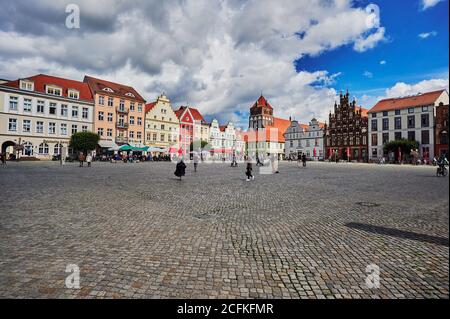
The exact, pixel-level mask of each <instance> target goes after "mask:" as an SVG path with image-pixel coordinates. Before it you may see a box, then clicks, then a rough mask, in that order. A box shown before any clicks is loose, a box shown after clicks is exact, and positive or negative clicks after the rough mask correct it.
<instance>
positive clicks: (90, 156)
mask: <svg viewBox="0 0 450 319" xmlns="http://www.w3.org/2000/svg"><path fill="white" fill-rule="evenodd" d="M86 162H87V164H88V167H91V163H92V155H91V153H89V154H88V155H87V156H86Z"/></svg>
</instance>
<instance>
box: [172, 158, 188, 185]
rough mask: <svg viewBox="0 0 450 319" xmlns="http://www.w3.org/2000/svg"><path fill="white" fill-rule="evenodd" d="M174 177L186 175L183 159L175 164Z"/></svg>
mask: <svg viewBox="0 0 450 319" xmlns="http://www.w3.org/2000/svg"><path fill="white" fill-rule="evenodd" d="M174 174H175V176H177V177H179V178H180V181H181V177H183V176H184V175H186V164H184V162H183V159H180V161H179V162H178V163H177V167H176V169H175V173H174Z"/></svg>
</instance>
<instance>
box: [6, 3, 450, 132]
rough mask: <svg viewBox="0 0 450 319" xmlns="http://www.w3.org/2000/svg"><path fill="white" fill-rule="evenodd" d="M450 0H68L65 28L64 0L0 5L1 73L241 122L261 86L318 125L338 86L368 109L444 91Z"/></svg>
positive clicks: (293, 113)
mask: <svg viewBox="0 0 450 319" xmlns="http://www.w3.org/2000/svg"><path fill="white" fill-rule="evenodd" d="M448 1H449V0H380V1H378V0H373V1H366V0H283V1H282V5H280V1H279V0H257V1H256V0H182V1H180V0H165V1H160V0H132V1H131V0H130V1H122V0H97V1H92V0H71V1H70V3H71V4H74V5H76V6H78V8H79V12H80V21H81V24H80V28H68V27H67V25H66V19H67V18H68V16H67V15H68V13H67V8H66V5H67V1H65V0H56V1H55V0H39V1H30V0H15V1H10V0H0V7H1V8H2V9H1V10H0V78H5V79H17V78H21V77H28V76H31V75H35V74H38V73H47V74H51V75H55V76H61V77H67V78H70V79H74V80H82V79H83V78H84V76H85V74H88V75H91V76H94V77H99V78H104V79H105V80H109V81H113V82H117V83H123V84H126V85H130V86H133V87H134V88H135V89H136V90H137V91H138V92H139V93H140V94H141V95H142V96H143V97H144V98H145V99H146V100H147V101H149V102H151V101H154V100H155V99H156V97H157V96H159V95H160V94H161V92H165V93H166V94H167V96H168V97H169V98H170V100H171V102H172V105H173V107H174V108H177V107H179V106H180V105H186V104H189V105H190V106H194V107H196V108H198V109H199V110H200V111H201V112H202V114H203V115H204V116H205V117H206V118H208V119H212V118H217V119H218V120H219V121H220V122H221V123H227V122H229V121H231V122H234V123H235V124H237V125H238V126H242V127H243V128H246V127H247V126H248V112H249V108H250V107H251V105H252V104H253V103H254V102H255V101H256V100H257V99H258V98H259V95H260V93H261V92H263V93H264V95H265V97H266V98H267V99H268V100H269V102H270V103H271V104H272V106H273V107H274V112H275V116H277V117H282V118H286V119H287V118H289V117H292V118H295V119H296V120H299V121H301V122H303V123H308V122H309V121H310V120H311V119H312V118H313V117H315V118H318V119H319V120H321V121H326V120H328V115H329V111H330V110H331V109H332V108H333V105H334V101H335V99H336V96H337V95H338V94H339V91H340V90H346V89H349V91H350V94H351V95H354V96H356V97H357V99H358V103H359V104H360V105H362V106H364V107H367V108H370V107H372V106H373V105H374V104H375V103H376V101H377V100H379V99H382V98H385V97H393V96H395V97H397V96H404V95H411V94H417V93H418V92H426V91H431V90H436V89H442V88H447V89H448V83H449V81H448V50H449V47H448V46H449V43H448V36H449V35H448V24H449V21H448V9H449V8H448V5H449V4H448ZM371 3H374V4H376V5H378V7H379V9H380V24H371V23H370V21H369V20H370V18H371V16H372V15H371V13H370V12H368V11H367V7H368V5H369V4H371ZM425 6H426V8H425ZM420 35H421V36H420ZM299 57H300V59H299ZM381 61H385V63H384V64H381Z"/></svg>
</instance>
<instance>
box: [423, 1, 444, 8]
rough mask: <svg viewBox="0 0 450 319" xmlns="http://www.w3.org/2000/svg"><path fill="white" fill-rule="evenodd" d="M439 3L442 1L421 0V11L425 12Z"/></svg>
mask: <svg viewBox="0 0 450 319" xmlns="http://www.w3.org/2000/svg"><path fill="white" fill-rule="evenodd" d="M441 1H444V0H422V10H426V9H428V8H431V7H434V6H435V5H437V4H438V3H439V2H441Z"/></svg>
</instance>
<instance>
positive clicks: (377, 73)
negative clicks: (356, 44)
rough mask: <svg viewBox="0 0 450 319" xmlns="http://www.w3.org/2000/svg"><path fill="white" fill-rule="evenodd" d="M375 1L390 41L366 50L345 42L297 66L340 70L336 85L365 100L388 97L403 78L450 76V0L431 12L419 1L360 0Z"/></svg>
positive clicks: (365, 3)
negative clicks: (449, 32)
mask: <svg viewBox="0 0 450 319" xmlns="http://www.w3.org/2000/svg"><path fill="white" fill-rule="evenodd" d="M369 3H375V4H377V5H378V6H379V7H380V18H381V24H382V25H383V26H384V27H385V28H386V35H385V37H386V40H385V41H382V42H380V43H379V44H378V45H377V46H376V47H375V48H374V49H371V50H367V51H365V52H356V51H355V50H353V48H352V45H345V46H341V47H339V48H337V49H335V50H332V51H326V52H323V53H322V54H320V55H318V56H306V57H303V58H301V59H299V60H297V61H296V62H295V66H296V68H297V70H298V71H301V70H306V71H310V72H311V71H314V70H317V69H319V70H322V69H323V70H328V71H329V72H330V73H332V74H336V73H339V76H338V77H336V83H334V84H333V85H332V86H333V87H334V88H336V89H337V90H341V89H342V90H345V89H349V91H350V93H351V94H352V95H355V96H356V97H359V98H361V97H362V96H363V95H373V96H375V95H376V96H382V95H383V94H384V91H385V90H386V89H387V88H390V87H392V86H394V85H395V84H396V83H398V82H405V83H417V82H420V81H424V80H431V79H434V78H448V59H449V55H448V54H449V53H448V48H449V34H448V27H449V16H448V10H449V8H448V1H441V2H439V3H437V4H436V5H435V6H433V7H431V8H428V9H426V10H423V9H422V3H421V1H419V0H409V1H403V0H401V1H400V0H394V1H393V0H385V1H376V2H369V1H360V2H358V4H361V5H362V6H364V5H367V4H369ZM419 35H421V36H419ZM381 61H385V63H384V62H383V64H381V63H382V62H381ZM371 102H372V103H373V102H374V101H371ZM364 106H367V107H371V106H372V105H364Z"/></svg>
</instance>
